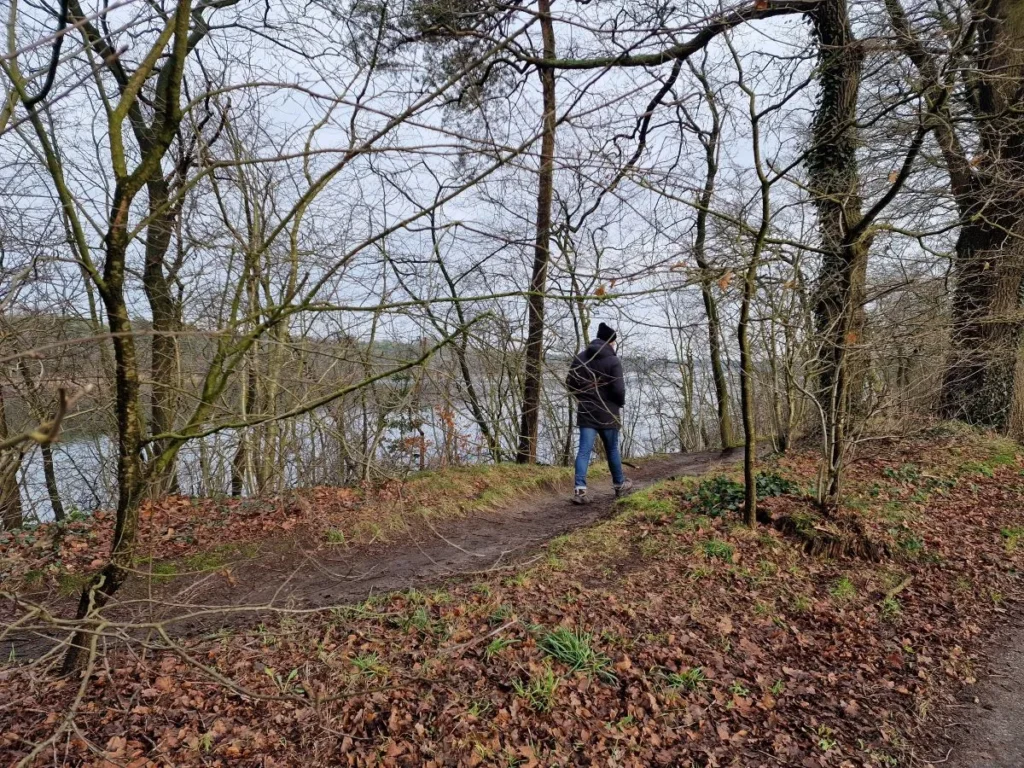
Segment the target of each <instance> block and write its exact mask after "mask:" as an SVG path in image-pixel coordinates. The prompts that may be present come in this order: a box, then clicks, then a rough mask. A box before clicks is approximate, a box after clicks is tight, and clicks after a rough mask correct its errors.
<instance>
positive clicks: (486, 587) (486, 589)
mask: <svg viewBox="0 0 1024 768" xmlns="http://www.w3.org/2000/svg"><path fill="white" fill-rule="evenodd" d="M473 591H474V592H476V593H477V594H478V595H481V596H483V597H490V596H491V585H490V584H476V585H474V586H473Z"/></svg>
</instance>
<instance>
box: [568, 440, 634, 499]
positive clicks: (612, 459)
mask: <svg viewBox="0 0 1024 768" xmlns="http://www.w3.org/2000/svg"><path fill="white" fill-rule="evenodd" d="M598 435H600V437H601V442H602V443H604V452H605V453H606V454H608V469H610V470H611V471H612V482H613V483H615V485H622V484H623V483H624V482H626V476H625V475H623V474H622V457H621V456H619V430H618V429H594V428H593V427H580V450H579V452H578V453H577V454H576V487H577V488H586V487H587V468H588V467H589V466H590V455H591V454H592V453H593V452H594V443H595V442H597V438H598Z"/></svg>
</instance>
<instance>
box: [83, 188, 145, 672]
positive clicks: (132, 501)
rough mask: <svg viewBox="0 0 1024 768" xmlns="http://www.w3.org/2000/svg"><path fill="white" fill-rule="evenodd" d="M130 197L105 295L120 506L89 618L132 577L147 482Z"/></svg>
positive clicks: (94, 583)
mask: <svg viewBox="0 0 1024 768" xmlns="http://www.w3.org/2000/svg"><path fill="white" fill-rule="evenodd" d="M130 206H131V198H130V196H129V195H127V194H126V193H125V192H124V191H123V190H121V189H118V190H116V192H115V196H114V202H113V206H112V211H111V218H110V221H111V231H110V232H109V233H108V235H107V237H106V243H105V244H106V250H107V253H106V259H105V261H104V265H103V286H102V290H101V295H102V298H103V302H104V306H105V308H106V311H107V322H108V326H109V329H110V334H111V339H112V343H113V345H114V374H115V375H114V380H115V388H114V395H115V396H114V409H115V415H116V417H117V437H118V440H117V510H116V519H115V522H114V540H113V545H112V547H111V552H110V560H109V561H108V562H107V565H106V566H105V567H104V568H103V569H102V570H101V571H100V572H99V573H97V574H96V575H95V576H94V577H93V578H92V580H91V581H90V582H89V584H88V585H87V586H86V587H85V589H83V590H82V596H81V599H80V600H79V602H78V612H77V616H76V618H78V619H84V618H86V617H87V616H88V615H89V614H90V613H91V612H93V611H94V610H96V609H98V608H102V607H103V606H104V605H106V603H107V601H108V600H109V599H110V597H111V596H112V595H113V594H114V593H115V592H116V591H117V590H118V589H119V588H120V587H121V585H122V584H123V583H124V581H125V579H126V578H127V576H128V573H129V569H130V568H131V565H132V560H133V558H134V555H135V541H136V534H137V532H138V525H139V503H140V501H141V500H142V491H143V486H144V477H143V467H142V426H141V425H142V418H141V417H142V414H141V413H140V411H139V390H140V387H139V366H138V356H137V353H136V345H135V337H134V336H133V335H132V324H131V320H130V319H129V317H128V307H127V304H126V302H125V290H124V278H125V255H126V250H127V245H128V243H127V234H126V229H127V220H128V211H129V208H130ZM86 645H87V633H86V632H85V631H84V630H80V631H78V632H76V633H75V637H74V638H73V640H72V643H71V646H70V647H69V648H68V652H67V654H66V655H65V657H64V670H65V672H66V673H71V672H73V671H74V670H76V669H77V668H78V666H79V664H80V662H81V652H82V651H83V650H84V649H85V648H86Z"/></svg>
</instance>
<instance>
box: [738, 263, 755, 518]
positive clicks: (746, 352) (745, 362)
mask: <svg viewBox="0 0 1024 768" xmlns="http://www.w3.org/2000/svg"><path fill="white" fill-rule="evenodd" d="M756 280H757V258H753V259H751V261H750V266H749V267H748V268H747V272H746V275H745V277H744V280H743V301H742V303H741V304H740V320H739V325H738V327H737V329H736V333H737V336H738V338H739V344H740V403H741V407H742V408H743V447H744V452H743V484H744V499H743V521H744V522H745V523H746V524H747V525H749V526H751V527H753V526H754V525H756V524H757V477H756V475H755V471H756V462H757V422H756V416H755V413H754V361H753V357H752V356H751V349H750V304H751V302H752V301H753V299H754V291H755V290H756Z"/></svg>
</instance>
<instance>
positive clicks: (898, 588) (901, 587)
mask: <svg viewBox="0 0 1024 768" xmlns="http://www.w3.org/2000/svg"><path fill="white" fill-rule="evenodd" d="M913 580H914V577H913V576H907V578H905V579H904V580H903V581H901V582H900V583H899V584H897V585H896V586H895V587H893V588H892V589H890V590H889V591H888V592H886V593H885V599H886V600H892V599H893V598H894V597H896V595H898V594H899V593H900V592H902V591H903V590H904V589H906V588H907V587H909V586H910V583H911V582H912V581H913Z"/></svg>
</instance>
